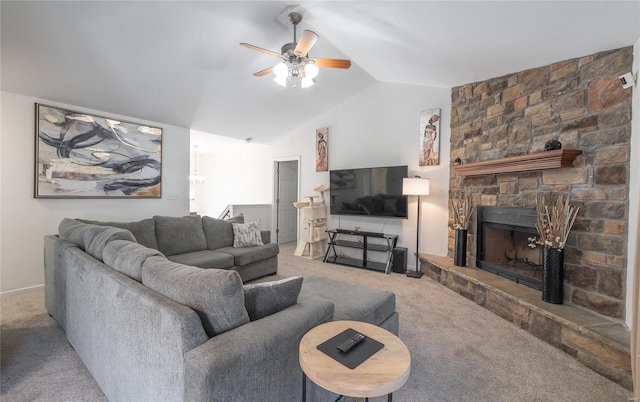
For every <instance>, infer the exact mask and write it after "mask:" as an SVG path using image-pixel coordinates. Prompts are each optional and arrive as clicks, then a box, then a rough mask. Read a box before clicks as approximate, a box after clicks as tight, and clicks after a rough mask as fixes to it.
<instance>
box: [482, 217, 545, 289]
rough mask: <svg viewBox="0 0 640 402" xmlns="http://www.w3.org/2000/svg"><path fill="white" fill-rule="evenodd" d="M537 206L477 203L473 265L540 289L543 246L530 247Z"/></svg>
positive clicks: (533, 235)
mask: <svg viewBox="0 0 640 402" xmlns="http://www.w3.org/2000/svg"><path fill="white" fill-rule="evenodd" d="M535 222H536V210H535V209H533V208H532V209H528V208H510V207H487V206H478V207H477V211H476V233H477V235H476V236H477V242H476V245H477V249H476V266H477V267H478V268H480V269H483V270H485V271H489V272H491V273H493V274H495V275H498V276H501V277H503V278H506V279H510V280H512V281H514V282H516V283H521V284H523V285H526V286H528V287H530V288H533V289H537V290H541V289H542V248H541V247H533V248H532V247H531V246H530V244H531V241H530V240H529V238H532V237H535V236H536V235H537V231H536V229H535Z"/></svg>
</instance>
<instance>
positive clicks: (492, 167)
mask: <svg viewBox="0 0 640 402" xmlns="http://www.w3.org/2000/svg"><path fill="white" fill-rule="evenodd" d="M581 153H582V151H580V150H577V149H557V150H554V151H543V152H537V153H535V154H529V155H518V156H510V157H508V158H501V159H494V160H490V161H481V162H472V163H465V164H463V165H454V166H453V168H454V169H455V170H456V172H457V173H458V174H459V175H460V176H479V175H483V174H493V173H510V172H526V171H529V170H541V169H555V168H562V167H572V166H573V161H574V160H575V159H576V157H577V156H578V155H580V154H581Z"/></svg>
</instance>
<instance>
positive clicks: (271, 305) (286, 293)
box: [244, 276, 303, 321]
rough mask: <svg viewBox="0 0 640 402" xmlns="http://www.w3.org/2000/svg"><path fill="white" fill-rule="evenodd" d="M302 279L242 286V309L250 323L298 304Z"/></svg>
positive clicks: (295, 277)
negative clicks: (244, 309)
mask: <svg viewBox="0 0 640 402" xmlns="http://www.w3.org/2000/svg"><path fill="white" fill-rule="evenodd" d="M302 279H303V278H302V277H298V276H294V277H293V278H287V279H282V280H280V281H272V282H263V283H256V284H248V285H244V307H245V308H246V309H247V313H249V319H251V321H255V320H259V319H261V318H264V317H266V316H269V315H271V314H275V313H277V312H278V311H282V310H284V309H286V308H287V307H290V306H293V305H294V304H296V303H297V302H298V295H299V294H300V289H301V288H302Z"/></svg>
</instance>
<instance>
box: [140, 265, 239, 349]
mask: <svg viewBox="0 0 640 402" xmlns="http://www.w3.org/2000/svg"><path fill="white" fill-rule="evenodd" d="M142 283H143V284H144V285H146V286H148V287H149V288H151V289H153V290H155V291H156V292H158V293H161V294H163V295H165V296H166V297H168V298H170V299H172V300H174V301H176V302H178V303H181V304H184V305H185V306H187V307H190V308H192V309H193V310H195V311H196V312H197V313H198V315H199V316H200V319H201V320H202V326H203V327H204V330H205V332H206V333H207V335H208V336H210V337H213V336H215V335H218V334H221V333H223V332H226V331H229V330H230V329H233V328H235V327H238V326H240V325H243V324H246V323H248V322H249V315H248V314H247V310H246V309H245V308H244V291H243V288H242V281H241V280H240V275H238V273H237V272H236V271H227V270H220V269H201V268H196V267H191V266H188V265H182V264H178V263H176V262H173V261H169V260H167V259H166V258H162V257H150V258H148V259H147V260H146V261H145V263H144V265H143V266H142Z"/></svg>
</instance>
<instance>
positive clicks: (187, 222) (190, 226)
mask: <svg viewBox="0 0 640 402" xmlns="http://www.w3.org/2000/svg"><path fill="white" fill-rule="evenodd" d="M153 220H154V221H155V222H156V238H157V239H158V250H160V251H161V252H162V253H163V254H164V255H166V256H170V255H175V254H184V253H190V252H192V251H198V250H206V249H207V239H206V237H205V236H204V230H203V229H202V218H201V217H199V216H196V215H187V216H177V217H174V216H157V215H156V216H154V217H153Z"/></svg>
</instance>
